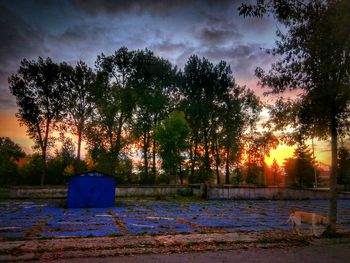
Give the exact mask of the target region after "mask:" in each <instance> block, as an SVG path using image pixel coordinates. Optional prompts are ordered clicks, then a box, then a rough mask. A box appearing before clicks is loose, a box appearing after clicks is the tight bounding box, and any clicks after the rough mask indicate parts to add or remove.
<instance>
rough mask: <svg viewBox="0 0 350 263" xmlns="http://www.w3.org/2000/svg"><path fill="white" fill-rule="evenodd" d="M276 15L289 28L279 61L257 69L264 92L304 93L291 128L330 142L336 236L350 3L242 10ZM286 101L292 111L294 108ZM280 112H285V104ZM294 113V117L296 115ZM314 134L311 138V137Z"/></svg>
mask: <svg viewBox="0 0 350 263" xmlns="http://www.w3.org/2000/svg"><path fill="white" fill-rule="evenodd" d="M266 13H271V14H273V15H274V17H275V18H276V19H277V20H278V21H279V22H280V23H282V24H283V25H284V26H285V27H286V30H287V31H286V32H285V33H283V32H282V31H277V36H278V37H279V41H277V42H276V45H277V47H276V48H275V49H273V50H272V53H273V54H278V55H280V57H279V59H278V61H277V62H276V63H274V64H273V65H272V69H271V71H270V72H269V73H267V74H266V73H265V72H264V71H263V70H262V69H257V71H256V74H257V76H258V77H259V78H260V84H261V85H262V86H268V87H270V88H271V89H272V91H271V92H272V93H274V94H281V93H283V92H284V91H288V90H295V89H300V90H301V91H302V92H300V95H299V96H298V97H297V98H296V99H295V100H294V101H293V102H295V105H296V107H292V108H294V111H293V112H292V114H289V115H288V122H287V123H286V124H287V125H288V124H292V125H294V126H296V127H298V129H299V131H301V132H302V133H304V134H305V135H306V136H308V135H310V136H314V135H316V136H318V137H324V136H330V137H331V148H332V167H331V176H330V189H331V197H330V213H329V218H330V222H331V223H330V225H329V227H328V232H329V233H330V234H334V233H335V232H336V221H337V192H336V181H337V169H338V165H337V153H338V145H337V140H338V135H339V133H341V132H342V131H343V130H344V129H345V128H346V127H347V126H348V117H349V105H350V103H349V102H350V89H349V80H350V71H349V59H350V41H349V38H350V27H349V24H348V21H349V14H350V2H349V1H347V0H328V1H327V0H325V1H324V0H312V1H292V0H286V1H280V0H271V1H264V0H259V1H257V2H256V5H253V6H252V5H247V4H242V6H241V7H240V14H243V15H244V16H258V17H260V16H263V15H264V14H266ZM293 102H292V104H291V103H290V101H287V106H288V107H289V106H291V105H293V104H294V103H293ZM278 103H279V105H278V106H279V107H281V108H282V109H283V108H284V103H283V100H279V102H278ZM293 113H294V114H293ZM310 130H312V132H311V133H309V131H310Z"/></svg>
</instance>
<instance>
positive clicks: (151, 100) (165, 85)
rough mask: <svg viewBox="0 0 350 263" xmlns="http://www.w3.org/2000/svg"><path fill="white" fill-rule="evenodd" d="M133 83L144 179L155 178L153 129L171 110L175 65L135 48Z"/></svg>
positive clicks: (137, 136)
mask: <svg viewBox="0 0 350 263" xmlns="http://www.w3.org/2000/svg"><path fill="white" fill-rule="evenodd" d="M132 68H133V71H132V72H133V73H132V75H131V78H130V79H131V85H132V87H133V89H134V90H135V94H136V110H135V113H134V116H135V123H134V127H133V130H134V134H135V135H136V138H138V140H140V138H142V140H141V145H142V154H143V160H144V163H143V173H142V175H143V176H142V178H141V179H142V182H144V183H154V182H155V179H156V140H155V137H154V136H153V130H154V128H155V127H156V126H157V125H158V123H159V122H160V121H161V120H162V119H164V118H165V116H167V115H168V114H169V108H170V107H171V105H170V102H171V101H170V100H171V94H172V90H173V89H174V85H175V82H174V80H175V75H176V69H173V68H172V66H171V64H170V63H169V61H167V60H165V59H162V58H160V57H157V56H155V55H154V54H153V52H152V51H150V50H147V49H146V50H140V51H137V52H135V54H134V58H133V62H132ZM150 148H152V174H151V175H150V174H149V164H148V163H149V158H150Z"/></svg>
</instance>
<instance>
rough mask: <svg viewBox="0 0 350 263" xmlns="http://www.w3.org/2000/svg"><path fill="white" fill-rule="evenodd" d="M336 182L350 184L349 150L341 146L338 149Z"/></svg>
mask: <svg viewBox="0 0 350 263" xmlns="http://www.w3.org/2000/svg"><path fill="white" fill-rule="evenodd" d="M338 167H339V168H338V184H345V185H347V184H350V151H349V150H348V149H347V148H346V147H344V146H342V147H340V148H339V150H338Z"/></svg>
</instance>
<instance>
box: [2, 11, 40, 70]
mask: <svg viewBox="0 0 350 263" xmlns="http://www.w3.org/2000/svg"><path fill="white" fill-rule="evenodd" d="M0 32H1V34H0V42H1V45H0V67H1V68H6V67H8V66H10V65H11V64H12V62H13V60H14V59H17V60H18V59H22V58H23V57H28V56H30V55H32V54H35V53H37V52H38V51H40V49H41V48H42V44H43V35H42V34H41V33H40V32H38V31H37V30H35V29H33V28H32V27H31V26H30V25H29V24H27V23H26V22H25V21H24V20H22V19H21V18H20V17H19V16H17V15H16V14H14V13H13V12H11V11H10V10H9V9H7V8H5V7H3V6H0Z"/></svg>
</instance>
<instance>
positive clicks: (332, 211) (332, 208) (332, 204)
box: [327, 115, 338, 235]
mask: <svg viewBox="0 0 350 263" xmlns="http://www.w3.org/2000/svg"><path fill="white" fill-rule="evenodd" d="M337 140H338V133H337V120H336V118H335V116H334V115H333V116H332V122H331V145H332V167H331V174H330V178H329V187H330V199H329V220H330V225H329V226H328V229H327V230H328V233H329V234H331V235H332V234H335V233H336V224H337V170H338V169H337V168H338V159H337V153H338V141H337Z"/></svg>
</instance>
